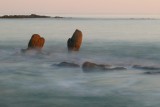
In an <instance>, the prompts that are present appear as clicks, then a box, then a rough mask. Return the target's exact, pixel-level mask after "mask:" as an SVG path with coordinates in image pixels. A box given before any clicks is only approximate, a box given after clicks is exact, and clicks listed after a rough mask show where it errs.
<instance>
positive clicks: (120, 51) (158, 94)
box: [0, 17, 160, 107]
mask: <svg viewBox="0 0 160 107" xmlns="http://www.w3.org/2000/svg"><path fill="white" fill-rule="evenodd" d="M76 29H79V30H81V31H82V33H83V42H82V45H81V48H80V50H79V51H78V52H68V49H67V40H68V38H70V37H71V36H72V35H73V33H74V31H75V30H76ZM33 34H39V35H41V36H42V37H44V38H45V41H46V42H45V45H44V47H43V49H42V52H41V53H37V52H35V51H29V52H26V53H23V52H22V51H21V50H22V49H26V48H27V46H28V42H29V40H30V38H31V36H32V35H33ZM86 61H89V62H93V63H96V64H109V65H112V66H121V67H125V68H127V69H126V70H114V71H105V72H100V71H97V72H96V71H94V72H92V71H91V72H87V73H86V72H84V71H83V69H82V65H83V63H84V62H86ZM61 62H70V63H75V64H79V65H80V67H78V68H71V67H57V66H55V64H59V63H61ZM134 65H139V66H143V67H142V69H135V68H134V67H133V66H134ZM154 67H156V68H158V67H160V19H159V18H143V17H142V18H139V17H138V18H134V17H130V18H128V17H127V18H122V17H120V18H117V17H116V18H114V17H109V18H106V17H103V18H100V17H96V18H95V17H66V18H49V19H45V18H44V19H43V18H41V19H38V18H35V19H25V18H24V19H0V107H160V69H156V70H155V69H152V68H154Z"/></svg>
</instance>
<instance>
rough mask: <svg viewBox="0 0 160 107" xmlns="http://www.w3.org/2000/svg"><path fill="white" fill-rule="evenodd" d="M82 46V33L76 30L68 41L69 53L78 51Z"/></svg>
mask: <svg viewBox="0 0 160 107" xmlns="http://www.w3.org/2000/svg"><path fill="white" fill-rule="evenodd" d="M81 44H82V32H81V31H80V30H78V29H77V30H76V31H75V32H74V34H73V36H72V37H71V38H69V39H68V42H67V46H68V50H69V51H79V49H80V47H81Z"/></svg>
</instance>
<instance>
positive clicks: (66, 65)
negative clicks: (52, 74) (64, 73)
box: [55, 62, 80, 68]
mask: <svg viewBox="0 0 160 107" xmlns="http://www.w3.org/2000/svg"><path fill="white" fill-rule="evenodd" d="M55 66H58V67H70V68H77V67H80V66H79V65H78V64H75V63H70V62H61V63H59V64H55Z"/></svg>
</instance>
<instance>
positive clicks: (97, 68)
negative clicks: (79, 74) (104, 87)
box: [82, 62, 126, 72]
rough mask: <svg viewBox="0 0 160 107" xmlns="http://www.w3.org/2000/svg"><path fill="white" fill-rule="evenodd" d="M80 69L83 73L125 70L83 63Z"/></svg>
mask: <svg viewBox="0 0 160 107" xmlns="http://www.w3.org/2000/svg"><path fill="white" fill-rule="evenodd" d="M82 69H83V71H84V72H94V71H115V70H126V68H124V67H113V68H112V67H111V65H104V64H96V63H92V62H84V63H83V65H82Z"/></svg>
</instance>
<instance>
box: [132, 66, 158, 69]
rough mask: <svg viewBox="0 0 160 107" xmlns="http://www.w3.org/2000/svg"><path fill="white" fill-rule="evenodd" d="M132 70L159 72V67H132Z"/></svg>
mask: <svg viewBox="0 0 160 107" xmlns="http://www.w3.org/2000/svg"><path fill="white" fill-rule="evenodd" d="M132 68H135V69H141V70H160V68H159V67H154V66H141V65H134V66H133V67H132Z"/></svg>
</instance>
